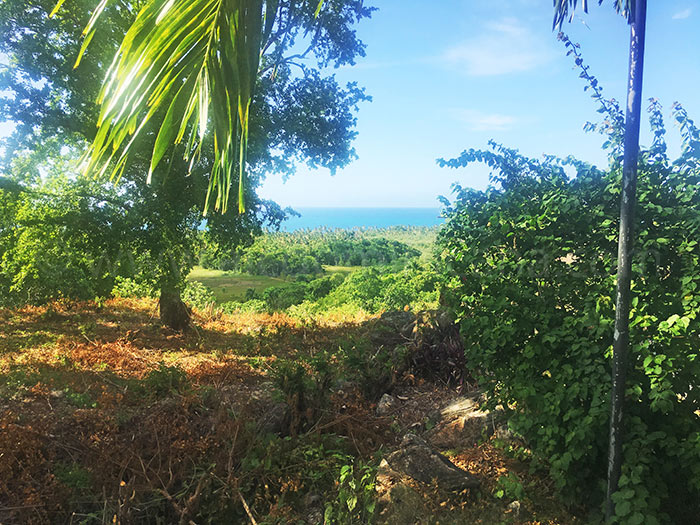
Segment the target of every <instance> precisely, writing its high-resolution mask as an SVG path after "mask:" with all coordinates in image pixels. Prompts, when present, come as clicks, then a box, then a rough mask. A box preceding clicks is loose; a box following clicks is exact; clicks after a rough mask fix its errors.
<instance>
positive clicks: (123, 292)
mask: <svg viewBox="0 0 700 525" xmlns="http://www.w3.org/2000/svg"><path fill="white" fill-rule="evenodd" d="M112 295H113V296H114V297H155V285H154V283H152V282H150V281H137V280H135V279H132V278H130V277H121V276H117V277H115V279H114V288H112Z"/></svg>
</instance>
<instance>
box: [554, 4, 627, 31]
mask: <svg viewBox="0 0 700 525" xmlns="http://www.w3.org/2000/svg"><path fill="white" fill-rule="evenodd" d="M553 3H554V22H553V24H552V29H561V26H562V24H563V23H564V20H566V19H567V18H568V19H569V22H571V20H572V19H573V17H574V12H575V11H576V7H577V6H578V4H579V3H580V4H581V7H582V8H583V11H584V12H585V13H587V12H588V0H580V2H579V0H553ZM602 3H603V0H598V5H601V4H602ZM635 3H636V2H635V0H613V5H614V7H615V10H616V11H617V12H618V13H621V14H622V16H624V17H625V18H626V19H627V21H628V22H629V21H631V20H632V18H633V16H634V7H635Z"/></svg>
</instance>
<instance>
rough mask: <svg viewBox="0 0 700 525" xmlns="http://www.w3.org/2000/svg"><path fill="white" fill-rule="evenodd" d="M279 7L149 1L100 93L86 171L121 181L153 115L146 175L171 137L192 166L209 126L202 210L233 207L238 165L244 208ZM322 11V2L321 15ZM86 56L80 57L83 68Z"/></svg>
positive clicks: (256, 2) (233, 0)
mask: <svg viewBox="0 0 700 525" xmlns="http://www.w3.org/2000/svg"><path fill="white" fill-rule="evenodd" d="M62 2H63V0H60V1H59V4H58V5H57V6H56V9H54V12H56V11H57V10H58V9H59V8H60V6H61V4H62ZM107 2H108V0H101V1H100V4H99V5H98V6H97V8H96V9H95V11H94V12H93V15H92V17H91V19H90V21H89V23H88V26H87V27H86V28H85V31H84V35H85V40H84V43H83V46H82V50H81V56H82V54H83V53H84V52H85V50H86V48H87V46H88V45H89V43H90V40H91V39H92V37H93V35H94V32H95V23H96V21H97V19H98V17H99V16H100V14H101V13H102V12H103V11H104V9H105V7H106V5H107ZM278 8H279V0H151V1H149V2H146V4H145V5H144V7H143V8H142V9H141V11H140V12H139V13H138V15H137V17H136V19H135V21H134V23H133V25H132V26H131V27H130V28H129V30H128V32H127V33H126V35H125V37H124V40H123V42H122V44H121V46H120V47H119V50H118V51H117V54H116V55H115V57H114V60H113V62H112V64H111V65H110V67H109V69H108V71H107V75H106V79H105V82H104V85H103V87H102V90H101V92H100V95H99V98H98V103H99V104H100V105H101V110H100V115H99V119H98V122H97V127H98V130H97V134H96V136H95V139H94V141H93V143H92V144H91V145H90V147H89V149H88V151H87V152H86V155H85V157H84V163H83V170H84V171H85V172H86V173H89V174H93V175H94V176H96V177H100V176H109V178H110V180H118V179H119V178H120V176H121V174H122V173H123V171H124V169H125V168H126V166H127V162H128V160H129V154H130V152H131V149H132V146H133V145H134V144H135V143H136V141H137V140H139V138H140V137H142V132H143V131H144V129H147V128H146V125H147V124H148V123H149V122H151V121H154V122H155V128H156V129H157V134H156V138H155V141H154V146H153V153H152V157H151V163H150V169H149V173H148V180H149V182H150V180H151V178H152V176H153V172H154V170H155V169H156V168H157V167H158V166H159V164H160V163H161V161H163V159H164V158H165V157H166V154H167V153H168V151H169V149H170V148H171V146H172V145H173V144H176V145H180V146H181V147H182V148H183V149H184V153H183V154H184V158H185V159H186V160H187V161H188V162H189V169H190V171H191V170H192V166H193V165H194V163H195V162H196V161H197V160H198V159H199V158H200V156H201V152H202V145H203V143H204V141H205V136H207V131H208V128H211V137H212V144H213V159H212V160H213V162H212V168H211V173H210V180H209V189H208V191H207V196H206V201H205V204H204V210H205V213H206V212H207V211H208V210H209V209H211V207H213V208H214V209H215V210H217V211H220V212H222V213H223V212H225V211H226V209H227V203H228V201H229V193H230V189H231V186H232V183H233V180H234V178H235V174H236V170H237V171H238V210H239V213H243V212H244V211H245V203H244V199H243V193H244V192H243V190H244V185H245V169H246V152H247V143H248V123H249V115H250V104H251V101H252V98H253V94H254V89H255V82H256V78H257V76H258V67H259V63H260V54H261V49H262V48H263V43H264V42H265V41H266V40H267V38H268V37H269V35H270V33H271V31H272V28H273V25H274V22H275V18H276V15H277V11H278ZM320 8H321V3H319V4H318V8H317V13H318V10H320ZM79 62H80V57H79V58H78V61H77V62H76V66H77V64H79ZM212 108H213V110H212V111H210V109H212Z"/></svg>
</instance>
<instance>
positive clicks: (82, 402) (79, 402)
mask: <svg viewBox="0 0 700 525" xmlns="http://www.w3.org/2000/svg"><path fill="white" fill-rule="evenodd" d="M65 396H66V401H68V402H69V403H70V404H71V405H73V406H74V407H76V408H96V407H97V402H96V401H95V400H94V399H93V398H92V396H91V395H90V394H88V393H87V392H73V391H72V390H66V392H65Z"/></svg>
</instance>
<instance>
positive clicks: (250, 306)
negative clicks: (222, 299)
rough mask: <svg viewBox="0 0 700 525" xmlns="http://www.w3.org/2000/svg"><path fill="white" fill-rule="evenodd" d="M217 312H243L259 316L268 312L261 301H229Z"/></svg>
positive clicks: (218, 308)
mask: <svg viewBox="0 0 700 525" xmlns="http://www.w3.org/2000/svg"><path fill="white" fill-rule="evenodd" d="M217 310H219V311H221V312H223V313H225V314H236V313H241V312H246V313H255V314H259V313H263V312H266V311H267V305H265V303H264V302H263V301H261V300H260V299H250V300H248V301H245V302H242V303H241V302H238V301H229V302H227V303H222V304H220V305H218V307H217Z"/></svg>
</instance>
